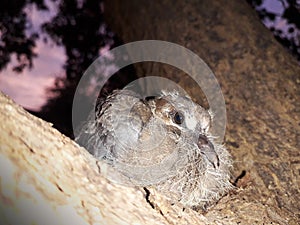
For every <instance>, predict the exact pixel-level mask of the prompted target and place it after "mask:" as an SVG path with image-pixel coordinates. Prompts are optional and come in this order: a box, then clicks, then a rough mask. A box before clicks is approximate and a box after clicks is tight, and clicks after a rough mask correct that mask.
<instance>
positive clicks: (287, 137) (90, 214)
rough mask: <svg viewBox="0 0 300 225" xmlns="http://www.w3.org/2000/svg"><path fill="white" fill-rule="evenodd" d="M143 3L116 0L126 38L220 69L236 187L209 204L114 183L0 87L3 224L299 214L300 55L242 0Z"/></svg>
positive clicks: (290, 219)
mask: <svg viewBox="0 0 300 225" xmlns="http://www.w3.org/2000/svg"><path fill="white" fill-rule="evenodd" d="M140 3H141V1H126V2H125V1H124V2H123V1H109V5H107V7H106V9H107V11H109V12H111V13H112V14H111V15H112V16H109V15H108V18H110V23H111V25H113V28H114V29H115V30H116V31H118V32H119V34H120V36H121V37H122V38H123V40H124V41H125V42H129V41H134V40H142V39H160V40H166V41H171V42H175V43H178V44H181V45H183V46H185V47H188V48H189V49H191V50H192V51H194V52H195V53H196V54H198V55H199V56H200V57H201V58H202V59H204V60H205V61H206V62H207V63H208V64H209V66H210V67H211V68H212V69H213V71H214V72H215V75H216V77H217V79H218V81H219V82H220V85H221V88H222V91H223V93H224V97H225V100H226V106H227V113H228V115H227V116H228V122H227V134H226V138H225V139H226V140H225V143H226V145H227V147H228V149H229V150H230V152H231V154H232V155H233V156H234V160H235V165H234V171H233V177H234V178H236V177H238V176H239V175H240V174H242V171H246V175H245V176H243V177H242V178H241V179H239V181H238V188H237V189H236V190H235V191H233V192H232V193H230V194H229V195H227V196H225V197H224V198H222V199H221V200H220V202H218V204H217V205H215V206H214V207H212V208H211V209H210V210H209V211H208V212H206V213H202V212H195V211H193V210H191V209H183V208H182V206H180V205H177V204H175V205H170V204H169V202H168V201H167V200H166V199H164V197H163V196H161V195H159V194H158V193H156V192H155V190H152V189H149V190H144V189H143V188H129V187H124V186H119V185H116V184H113V183H110V182H108V181H107V180H106V179H105V178H104V177H103V176H102V173H101V171H103V170H104V169H105V168H104V165H102V164H100V163H99V162H98V163H97V162H96V161H95V159H94V158H93V157H91V156H90V155H89V154H88V153H87V152H86V151H85V150H84V149H83V148H80V147H79V146H78V145H77V144H76V143H74V142H73V141H71V140H70V139H69V138H66V137H65V136H63V135H62V134H60V133H59V132H58V131H56V130H55V129H53V128H52V127H51V125H50V124H49V123H46V122H44V121H42V120H40V119H38V118H36V117H34V116H32V115H30V114H29V113H27V112H25V111H24V110H23V109H22V108H21V107H18V106H16V105H15V104H14V103H13V102H12V101H11V100H9V99H7V98H6V97H5V96H3V95H0V121H1V123H0V199H1V200H0V218H1V221H0V222H1V224H299V222H300V218H299V212H300V204H299V202H300V194H299V185H300V184H299V182H300V180H299V172H300V156H299V149H300V146H299V143H300V134H299V132H300V131H299V119H300V118H299V110H300V105H299V104H300V103H299V96H300V93H299V84H300V67H299V65H298V64H297V62H296V61H295V60H294V59H292V58H291V57H290V56H289V55H288V53H287V52H286V51H285V50H284V49H283V48H282V47H280V46H279V44H277V43H276V42H275V41H274V40H273V38H272V36H271V34H270V33H269V32H268V31H267V30H266V29H265V28H264V27H263V26H262V25H261V24H260V23H259V22H258V19H257V18H256V16H255V15H254V14H253V13H252V12H251V10H250V9H249V8H248V6H247V5H246V4H244V3H243V2H241V1H238V0H234V1H225V0H223V1H222V0H219V1H208V0H205V1H189V2H188V3H183V2H182V3H181V2H180V1H177V2H173V1H172V2H171V1H161V2H160V3H159V4H158V3H157V4H156V3H153V2H151V4H150V2H148V1H145V2H144V3H143V4H140ZM148 65H149V64H148ZM142 69H143V70H144V71H150V73H151V72H153V71H155V72H158V73H159V72H160V69H158V70H156V68H155V67H153V66H149V67H146V68H142ZM162 69H164V68H162ZM164 71H165V72H166V73H168V72H169V69H168V68H167V69H165V70H164ZM172 75H173V74H172ZM176 76H178V79H179V80H178V82H180V83H181V84H182V85H185V81H184V80H182V77H181V76H180V73H179V72H178V75H177V73H176V72H174V77H175V78H176ZM191 92H193V90H192V91H191Z"/></svg>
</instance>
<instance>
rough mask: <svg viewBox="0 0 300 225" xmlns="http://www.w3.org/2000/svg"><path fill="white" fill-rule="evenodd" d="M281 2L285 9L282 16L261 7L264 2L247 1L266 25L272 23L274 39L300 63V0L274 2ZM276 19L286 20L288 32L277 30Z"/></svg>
mask: <svg viewBox="0 0 300 225" xmlns="http://www.w3.org/2000/svg"><path fill="white" fill-rule="evenodd" d="M273 1H279V2H280V3H281V5H282V7H283V9H284V10H283V13H282V14H281V15H278V14H275V13H273V12H270V11H268V9H266V8H263V7H261V6H262V4H263V2H264V1H263V0H247V2H248V3H250V4H251V5H252V6H253V7H254V8H255V9H256V11H257V13H258V15H259V17H260V19H261V20H262V21H263V22H264V23H266V22H268V21H270V24H272V25H271V26H269V29H270V30H271V31H272V32H273V34H274V37H275V38H276V39H277V41H278V42H280V43H281V44H282V45H283V46H285V47H286V48H288V49H289V50H290V51H291V52H292V54H293V55H295V57H296V58H297V59H298V61H300V1H299V0H273ZM276 18H280V20H281V21H282V20H286V22H287V31H285V30H283V29H281V28H276V27H275V26H274V22H275V19H276Z"/></svg>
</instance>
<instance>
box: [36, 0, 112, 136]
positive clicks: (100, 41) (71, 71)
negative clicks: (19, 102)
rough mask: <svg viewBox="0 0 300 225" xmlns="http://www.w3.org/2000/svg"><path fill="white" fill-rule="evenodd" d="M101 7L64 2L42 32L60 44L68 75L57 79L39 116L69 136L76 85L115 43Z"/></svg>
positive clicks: (86, 0) (92, 1)
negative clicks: (101, 50) (104, 48)
mask: <svg viewBox="0 0 300 225" xmlns="http://www.w3.org/2000/svg"><path fill="white" fill-rule="evenodd" d="M79 2H80V3H79ZM102 8H103V6H102V1H98V0H83V1H74V0H64V1H61V2H60V3H59V8H58V13H57V15H56V16H55V17H54V18H53V19H52V20H51V21H49V22H48V23H46V24H44V25H43V30H44V31H46V32H47V33H48V34H49V35H50V37H51V38H52V39H53V40H54V41H55V42H56V43H57V44H58V45H62V46H64V48H65V52H66V56H67V61H66V63H65V65H64V68H65V73H66V76H65V77H62V78H57V80H56V85H55V87H53V88H51V89H49V90H48V95H49V99H48V101H47V103H46V104H45V105H44V106H43V107H42V110H41V112H40V114H39V115H40V116H41V117H42V118H44V119H45V120H47V121H50V122H52V123H53V124H54V127H56V128H57V129H59V130H60V131H61V132H62V133H64V134H66V135H68V136H70V137H72V135H73V134H72V101H73V96H74V93H75V90H76V86H77V84H78V82H79V80H80V78H81V76H82V75H83V73H84V71H85V70H86V69H87V68H88V67H89V65H90V64H91V63H92V62H93V61H94V60H95V59H96V58H97V57H98V56H99V50H100V48H101V47H103V46H105V45H110V46H111V45H112V44H113V34H112V33H111V32H109V31H108V30H107V28H106V27H105V24H104V22H103V9H102Z"/></svg>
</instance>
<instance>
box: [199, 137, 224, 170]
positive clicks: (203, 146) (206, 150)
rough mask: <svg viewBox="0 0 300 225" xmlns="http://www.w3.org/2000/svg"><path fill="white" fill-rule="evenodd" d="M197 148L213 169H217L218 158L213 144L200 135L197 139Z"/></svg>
mask: <svg viewBox="0 0 300 225" xmlns="http://www.w3.org/2000/svg"><path fill="white" fill-rule="evenodd" d="M197 145H198V148H199V149H200V150H201V153H203V154H204V155H205V156H206V158H207V159H208V161H209V162H210V163H211V164H212V165H213V167H214V168H217V167H219V157H218V155H217V153H216V151H215V148H214V146H213V144H212V143H211V142H210V141H209V140H208V138H207V137H206V136H205V135H203V134H200V135H199V137H198V143H197Z"/></svg>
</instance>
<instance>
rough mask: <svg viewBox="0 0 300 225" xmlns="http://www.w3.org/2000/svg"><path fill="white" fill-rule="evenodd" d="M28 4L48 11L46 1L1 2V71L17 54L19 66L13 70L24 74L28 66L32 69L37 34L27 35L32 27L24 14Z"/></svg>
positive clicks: (17, 0)
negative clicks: (13, 55)
mask: <svg viewBox="0 0 300 225" xmlns="http://www.w3.org/2000/svg"><path fill="white" fill-rule="evenodd" d="M28 4H36V6H37V8H38V9H40V10H47V7H46V6H45V4H44V0H1V2H0V70H2V69H4V68H5V67H6V65H7V64H8V63H9V62H10V61H11V55H12V54H13V53H15V54H16V56H17V60H18V65H16V66H15V67H14V68H13V69H14V71H15V72H22V71H23V69H24V68H25V67H26V66H28V67H29V68H31V67H32V60H33V58H34V57H36V54H35V53H34V52H33V48H34V47H35V41H36V39H37V38H38V34H37V33H32V34H30V35H26V33H25V31H26V29H29V28H30V26H31V23H30V20H29V19H28V18H27V15H26V13H25V12H24V7H25V6H26V5H28Z"/></svg>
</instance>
